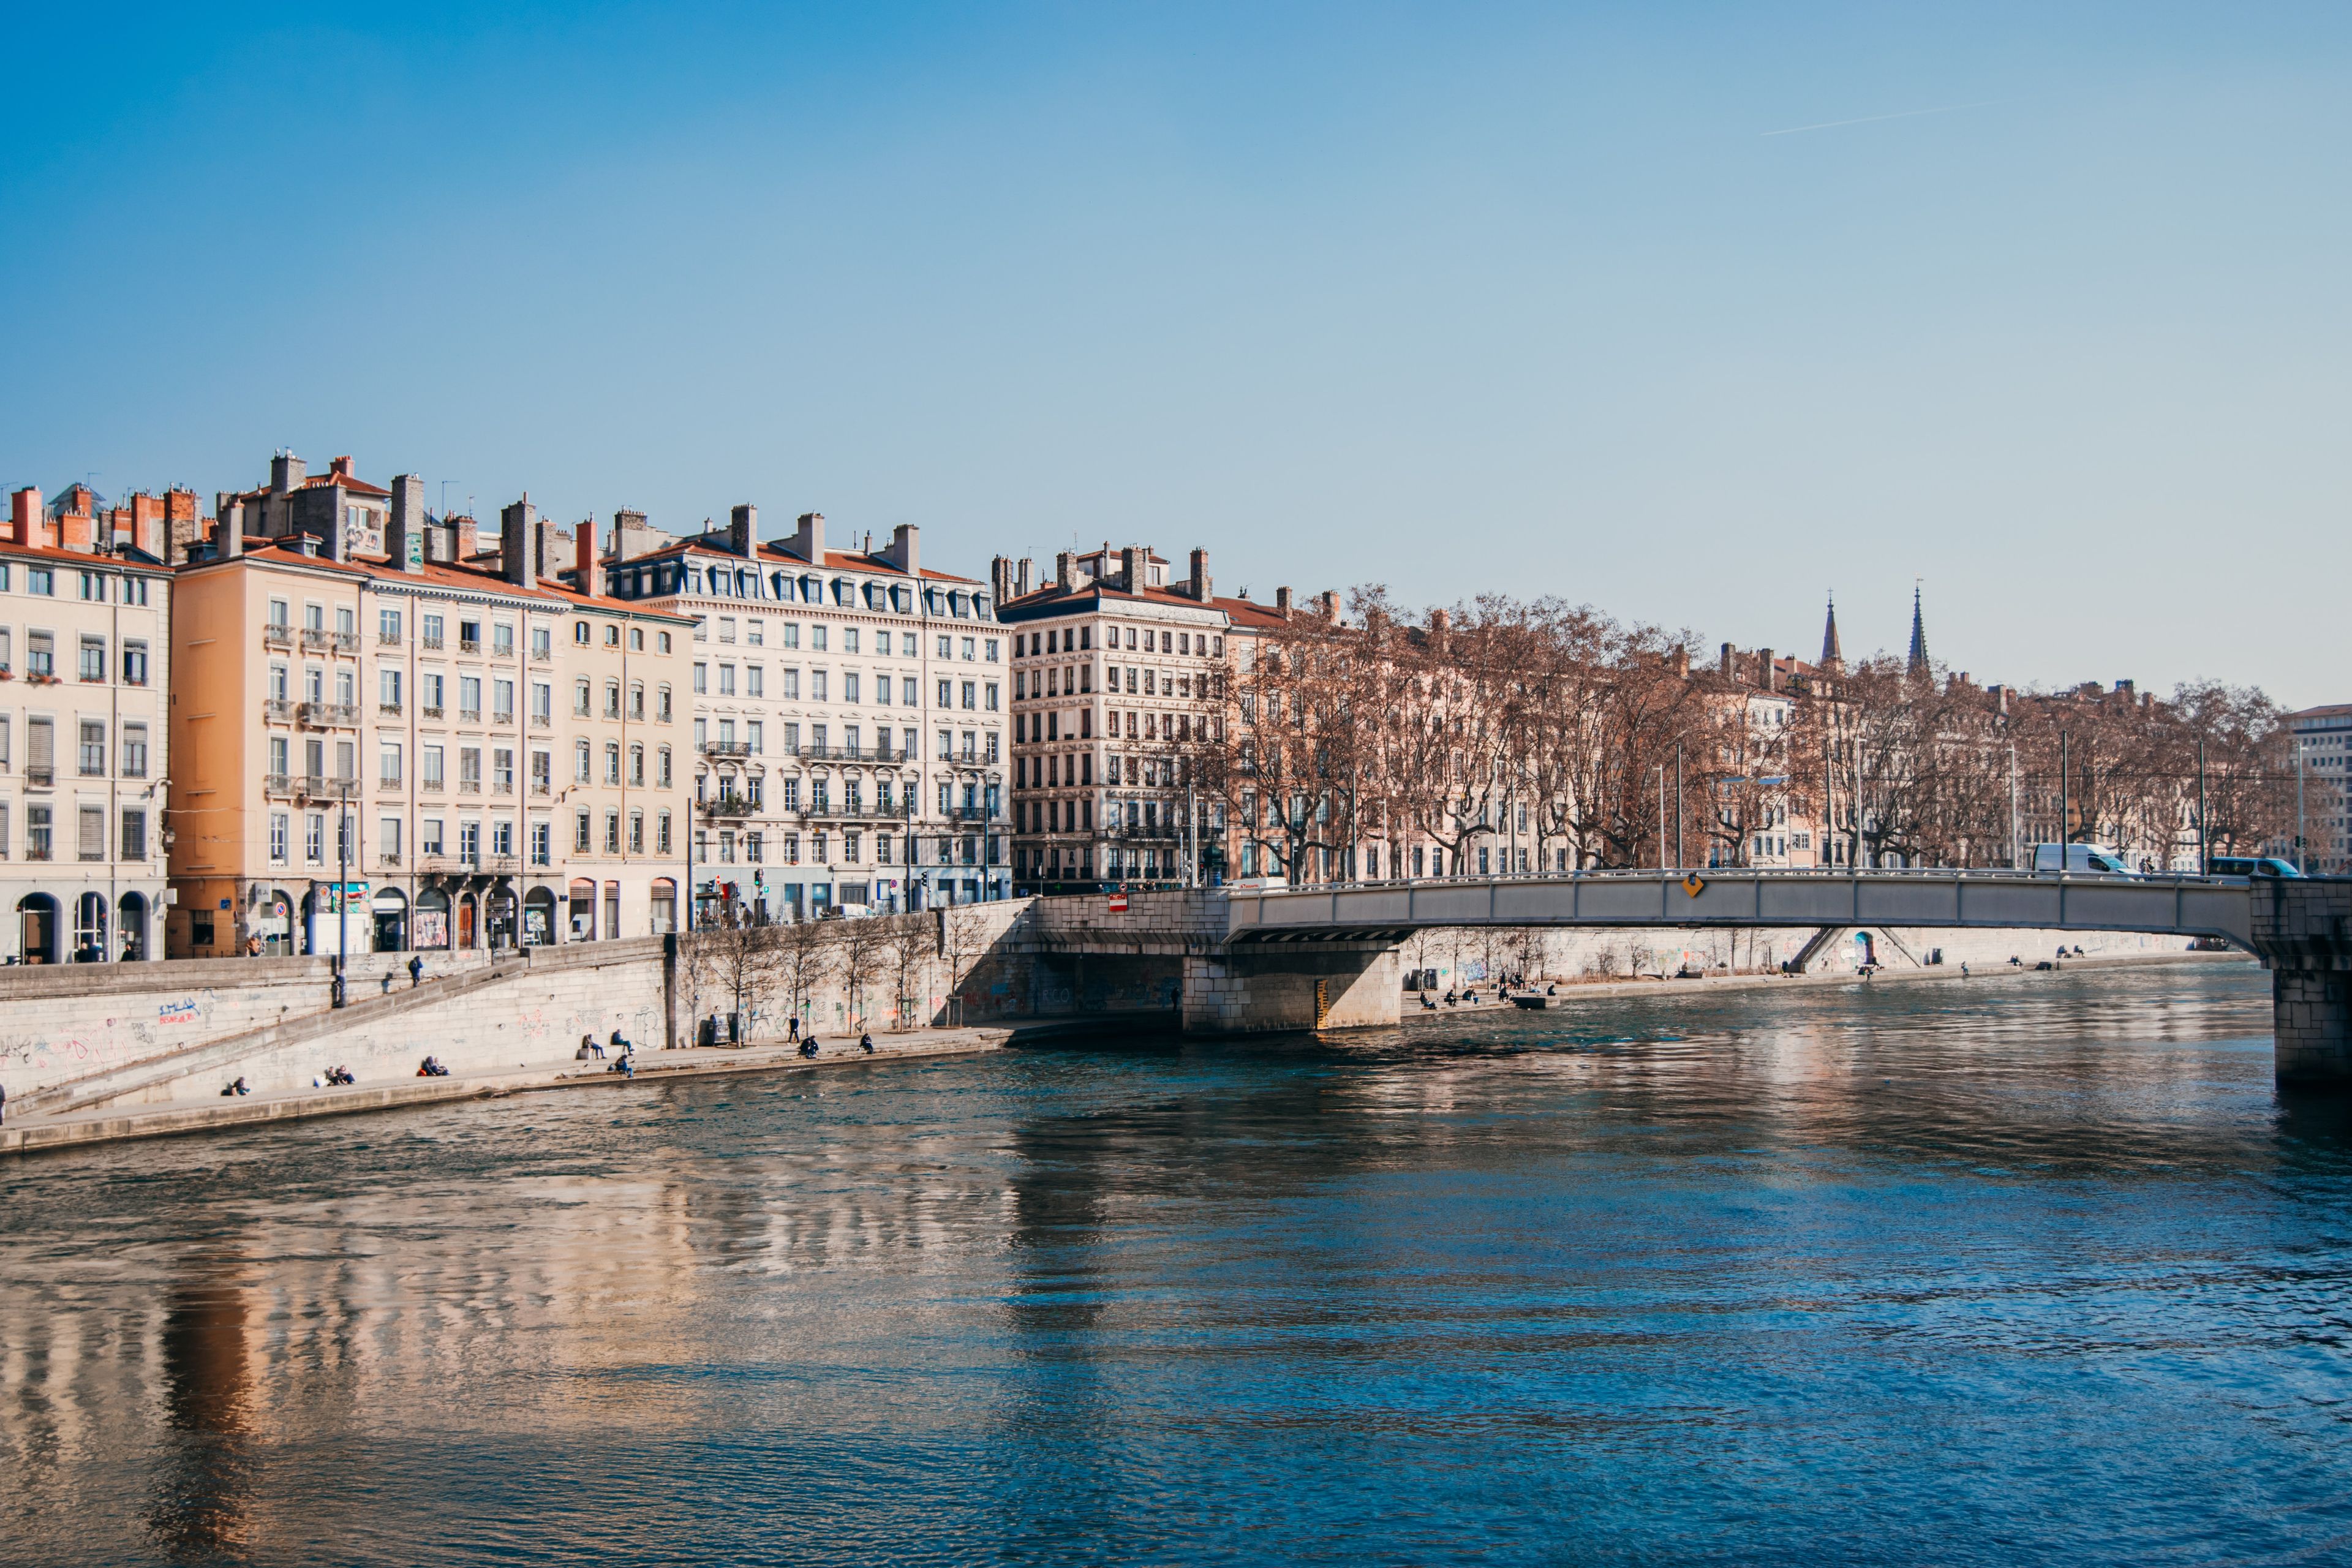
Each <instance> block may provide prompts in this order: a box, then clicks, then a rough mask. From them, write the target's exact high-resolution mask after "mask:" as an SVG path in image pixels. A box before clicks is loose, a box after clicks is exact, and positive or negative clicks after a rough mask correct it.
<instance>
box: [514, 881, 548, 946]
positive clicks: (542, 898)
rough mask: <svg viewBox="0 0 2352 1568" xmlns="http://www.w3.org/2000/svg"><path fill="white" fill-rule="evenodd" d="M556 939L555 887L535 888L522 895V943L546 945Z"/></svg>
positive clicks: (525, 944) (524, 944)
mask: <svg viewBox="0 0 2352 1568" xmlns="http://www.w3.org/2000/svg"><path fill="white" fill-rule="evenodd" d="M554 940H555V889H552V888H533V889H531V890H530V892H528V893H525V894H524V895H523V896H522V944H523V946H525V947H545V946H546V945H547V944H548V943H550V942H553V941H554Z"/></svg>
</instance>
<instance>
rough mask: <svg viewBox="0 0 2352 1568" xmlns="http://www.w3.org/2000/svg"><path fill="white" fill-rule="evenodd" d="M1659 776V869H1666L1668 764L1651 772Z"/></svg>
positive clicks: (1658, 766) (1662, 764)
mask: <svg viewBox="0 0 2352 1568" xmlns="http://www.w3.org/2000/svg"><path fill="white" fill-rule="evenodd" d="M1650 771H1651V772H1652V773H1655V774H1657V775H1658V869H1659V870H1661V871H1663V870H1664V869H1665V868H1666V764H1665V763H1659V764H1658V765H1657V766H1656V767H1654V768H1652V769H1651V770H1650Z"/></svg>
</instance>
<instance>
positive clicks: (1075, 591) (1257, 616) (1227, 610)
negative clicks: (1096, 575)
mask: <svg viewBox="0 0 2352 1568" xmlns="http://www.w3.org/2000/svg"><path fill="white" fill-rule="evenodd" d="M1056 599H1061V600H1066V601H1068V602H1069V603H1071V604H1073V605H1075V604H1076V603H1077V602H1078V601H1079V600H1082V599H1091V600H1093V601H1096V602H1097V603H1100V602H1101V601H1104V600H1114V601H1118V602H1123V603H1128V604H1138V603H1140V604H1151V605H1181V606H1182V607H1184V608H1186V609H1193V610H1199V609H1211V610H1222V611H1223V612H1224V615H1225V618H1226V619H1228V620H1230V621H1231V622H1233V623H1234V625H1235V626H1282V625H1284V624H1285V618H1284V616H1283V614H1282V612H1281V611H1279V610H1277V609H1276V608H1275V607H1274V606H1273V605H1261V604H1258V603H1256V602H1255V601H1254V600H1250V599H1223V598H1218V597H1216V596H1214V595H1212V596H1211V597H1210V599H1209V602H1208V603H1207V604H1206V605H1203V604H1202V603H1201V601H1200V600H1198V599H1195V598H1193V597H1192V595H1190V594H1180V593H1178V592H1176V591H1175V590H1174V589H1172V588H1146V589H1144V590H1143V591H1142V592H1141V593H1130V592H1129V590H1127V589H1125V588H1120V587H1115V586H1113V585H1112V584H1108V583H1100V582H1096V583H1088V584H1084V585H1083V586H1080V587H1076V588H1070V589H1064V588H1062V587H1061V586H1060V585H1059V584H1047V585H1046V586H1045V587H1043V588H1040V589H1038V590H1036V591H1035V592H1034V593H1031V594H1028V595H1024V596H1023V597H1021V598H1017V599H1013V600H1010V601H1008V602H1007V603H1005V604H1004V605H1000V606H998V607H999V608H1000V609H1001V610H1013V609H1023V608H1030V609H1035V608H1041V607H1043V606H1045V605H1049V604H1051V603H1053V602H1054V601H1055V600H1056Z"/></svg>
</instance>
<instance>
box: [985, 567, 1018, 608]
mask: <svg viewBox="0 0 2352 1568" xmlns="http://www.w3.org/2000/svg"><path fill="white" fill-rule="evenodd" d="M988 591H989V592H990V593H991V594H993V595H995V596H996V603H997V605H998V606H999V607H1000V608H1001V607H1003V604H1004V601H1005V600H1007V599H1009V598H1011V597H1013V562H1012V559H1011V558H1010V557H1009V556H1003V555H998V556H994V557H992V558H991V559H990V561H989V563H988Z"/></svg>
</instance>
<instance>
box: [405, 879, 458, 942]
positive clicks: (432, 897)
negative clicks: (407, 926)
mask: <svg viewBox="0 0 2352 1568" xmlns="http://www.w3.org/2000/svg"><path fill="white" fill-rule="evenodd" d="M414 924H415V929H414V930H412V931H410V932H409V936H410V939H411V940H412V941H414V942H415V944H416V946H417V947H418V948H419V949H420V950H424V951H427V952H441V951H443V950H445V949H446V948H447V947H448V945H449V895H448V894H446V893H445V892H443V891H442V890H441V889H438V888H427V889H425V890H424V891H423V892H421V893H419V894H417V895H416V919H415V922H414Z"/></svg>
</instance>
